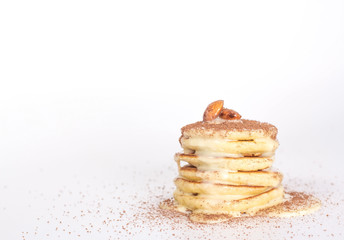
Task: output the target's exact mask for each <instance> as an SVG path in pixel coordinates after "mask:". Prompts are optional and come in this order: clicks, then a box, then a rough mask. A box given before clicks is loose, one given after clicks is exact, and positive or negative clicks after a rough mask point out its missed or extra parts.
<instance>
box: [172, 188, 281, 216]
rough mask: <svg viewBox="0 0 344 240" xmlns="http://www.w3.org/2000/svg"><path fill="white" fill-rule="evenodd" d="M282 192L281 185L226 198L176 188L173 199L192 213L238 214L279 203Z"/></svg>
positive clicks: (248, 212) (252, 211)
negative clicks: (239, 197)
mask: <svg viewBox="0 0 344 240" xmlns="http://www.w3.org/2000/svg"><path fill="white" fill-rule="evenodd" d="M283 194H284V191H283V187H278V188H273V189H270V190H268V191H266V192H263V193H260V194H257V195H254V196H250V197H244V198H242V199H237V200H227V199H217V198H213V197H214V196H212V197H209V195H203V196H200V195H193V194H188V193H184V192H182V191H180V190H178V189H177V190H176V191H175V192H174V199H175V200H176V202H177V203H178V204H179V205H181V206H184V207H186V208H187V209H188V210H192V211H193V212H194V213H196V212H197V213H222V214H223V213H225V214H229V215H232V216H240V214H241V213H243V212H245V213H247V214H254V213H255V212H257V211H259V210H261V209H264V208H266V207H271V206H273V205H277V204H279V203H281V202H282V201H283Z"/></svg>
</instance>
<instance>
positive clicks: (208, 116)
mask: <svg viewBox="0 0 344 240" xmlns="http://www.w3.org/2000/svg"><path fill="white" fill-rule="evenodd" d="M223 103H224V102H223V100H217V101H215V102H212V103H210V104H209V105H208V107H207V108H206V109H205V111H204V114H203V121H211V120H214V119H215V118H217V117H218V116H219V115H220V113H221V111H222V108H223Z"/></svg>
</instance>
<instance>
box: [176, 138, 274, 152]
mask: <svg viewBox="0 0 344 240" xmlns="http://www.w3.org/2000/svg"><path fill="white" fill-rule="evenodd" d="M180 142H181V145H182V147H183V149H186V150H193V151H195V153H196V154H199V153H202V154H199V155H211V156H214V155H215V156H216V155H220V156H221V155H224V156H226V155H227V156H228V154H236V155H240V156H245V155H252V154H263V153H266V152H273V151H275V150H276V148H277V147H278V142H277V141H276V140H273V139H271V138H267V137H266V138H254V139H250V140H227V139H225V138H219V137H188V138H186V137H182V138H181V139H180Z"/></svg>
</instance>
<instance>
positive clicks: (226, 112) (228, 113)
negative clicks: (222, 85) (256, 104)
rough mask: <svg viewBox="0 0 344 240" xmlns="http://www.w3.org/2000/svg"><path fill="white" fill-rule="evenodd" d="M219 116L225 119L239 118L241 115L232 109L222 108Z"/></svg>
mask: <svg viewBox="0 0 344 240" xmlns="http://www.w3.org/2000/svg"><path fill="white" fill-rule="evenodd" d="M220 118H222V119H226V120H235V119H240V118H241V115H240V114H239V113H237V112H236V111H234V110H232V109H228V108H224V109H222V111H221V113H220Z"/></svg>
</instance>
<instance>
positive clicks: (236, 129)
mask: <svg viewBox="0 0 344 240" xmlns="http://www.w3.org/2000/svg"><path fill="white" fill-rule="evenodd" d="M181 131H182V137H184V138H190V137H195V138H196V137H205V138H220V139H226V140H252V139H260V138H271V139H273V140H276V136H277V132H278V131H277V128H276V127H275V126H274V125H272V124H269V123H265V122H259V121H255V120H247V119H240V120H230V121H228V120H223V119H215V120H213V121H208V122H204V121H201V122H196V123H192V124H189V125H186V126H184V127H183V128H182V129H181Z"/></svg>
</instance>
